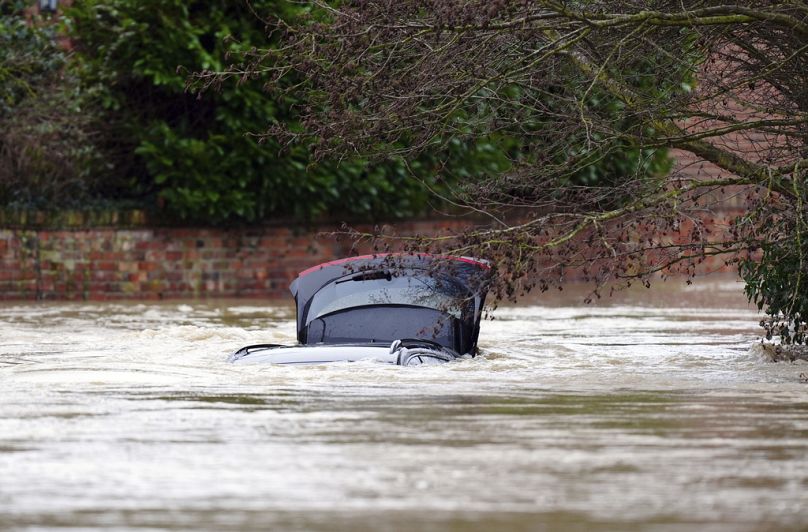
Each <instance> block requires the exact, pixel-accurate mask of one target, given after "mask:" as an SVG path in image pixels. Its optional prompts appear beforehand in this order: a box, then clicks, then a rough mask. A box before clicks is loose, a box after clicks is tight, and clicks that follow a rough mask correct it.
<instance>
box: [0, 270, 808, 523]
mask: <svg viewBox="0 0 808 532" xmlns="http://www.w3.org/2000/svg"><path fill="white" fill-rule="evenodd" d="M572 292H575V290H573V291H572ZM581 300H582V297H581V294H580V293H572V294H570V293H569V291H565V292H563V293H561V294H552V295H551V296H550V297H545V298H542V299H537V300H535V301H531V302H526V303H525V304H521V305H519V306H510V307H501V308H499V309H497V310H496V311H495V312H494V316H495V319H494V320H492V321H485V322H484V323H483V325H482V332H481V335H480V343H481V354H480V356H478V357H477V358H474V359H469V360H460V361H456V362H453V363H449V364H445V365H442V366H434V367H414V368H401V367H395V366H386V365H381V364H378V363H372V362H359V363H353V364H349V363H340V364H332V365H315V366H294V367H288V366H283V367H281V366H254V365H253V366H235V365H230V364H227V363H226V361H225V360H226V357H227V355H228V354H229V353H230V352H232V351H233V350H235V349H236V348H238V347H241V346H243V345H246V344H250V343H260V342H284V343H292V342H293V340H294V323H293V318H294V309H293V308H292V307H291V306H289V305H288V304H287V303H285V302H258V301H243V300H242V301H207V302H193V301H189V302H168V303H159V304H151V303H149V304H145V303H6V304H3V305H0V529H1V530H5V529H11V530H15V529H30V530H43V529H59V528H76V529H98V530H128V529H193V530H355V531H384V530H428V531H429V530H451V531H463V530H481V531H482V530H486V531H487V530H587V531H590V530H660V531H671V530H722V531H723V530H727V531H729V530H732V531H747V530H748V531H753V530H806V529H808V384H805V383H803V382H800V378H799V375H800V373H806V372H808V364H805V363H800V362H798V363H793V364H791V363H778V364H774V363H770V362H767V361H766V360H765V358H764V356H763V354H762V350H761V349H760V347H759V345H758V341H759V330H758V326H757V322H758V321H759V319H760V316H759V315H758V314H757V312H756V311H755V310H754V309H752V308H750V307H748V306H747V304H746V302H745V299H744V298H743V295H742V292H741V288H740V285H739V284H738V283H735V282H732V281H727V280H720V281H702V282H700V283H697V284H695V285H693V286H692V287H685V286H684V285H682V284H675V285H672V284H671V282H668V283H663V284H661V285H658V286H657V287H656V288H652V289H651V290H645V289H644V288H643V289H642V290H641V291H630V292H627V293H623V294H620V295H618V296H617V297H615V298H611V299H608V300H605V301H601V302H599V304H597V305H595V306H587V305H584V304H583V303H582V301H581Z"/></svg>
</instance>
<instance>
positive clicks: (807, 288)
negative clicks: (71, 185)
mask: <svg viewBox="0 0 808 532" xmlns="http://www.w3.org/2000/svg"><path fill="white" fill-rule="evenodd" d="M792 185H793V187H792V188H793V196H792V197H790V198H788V199H789V200H790V201H785V202H784V203H783V204H781V205H780V206H779V207H778V211H779V212H777V213H776V214H775V215H773V216H770V217H768V218H766V219H765V220H764V221H763V224H764V228H765V230H766V231H767V233H764V234H763V235H762V236H763V238H762V240H761V242H760V250H759V253H758V255H759V256H757V257H755V256H754V254H753V256H750V257H747V258H746V259H745V260H743V261H741V263H740V268H739V271H740V274H741V277H742V278H743V280H744V282H745V283H746V286H745V287H744V291H745V292H746V295H747V297H748V298H749V301H750V302H752V303H754V304H755V305H757V308H758V310H764V309H765V311H766V314H768V318H767V319H765V320H763V321H761V326H762V327H763V328H764V329H765V331H766V338H767V339H771V338H772V337H773V336H780V340H781V341H782V343H783V344H786V345H788V344H805V343H806V342H808V334H806V332H807V331H806V325H808V226H806V219H805V217H806V201H805V200H806V199H808V198H807V197H806V196H808V186H806V185H808V183H807V182H806V180H805V178H804V177H802V178H797V179H795V180H793V181H792Z"/></svg>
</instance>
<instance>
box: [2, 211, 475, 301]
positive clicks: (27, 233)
mask: <svg viewBox="0 0 808 532" xmlns="http://www.w3.org/2000/svg"><path fill="white" fill-rule="evenodd" d="M45 225H47V224H45ZM462 225H464V224H463V223H462V222H455V221H451V222H444V221H434V220H432V221H429V220H424V221H415V222H407V223H403V224H401V225H400V226H397V227H398V228H399V229H400V230H401V231H407V232H413V233H435V232H436V231H440V230H446V229H450V228H452V227H454V228H455V229H456V228H459V227H461V226H462ZM6 226H8V223H7V224H6ZM0 227H2V225H0ZM333 229H334V227H333V226H328V227H322V228H320V229H313V230H307V231H304V230H295V229H290V228H288V227H273V226H267V227H260V228H249V229H246V228H245V229H206V228H195V229H189V228H159V227H152V228H146V227H129V228H125V227H124V228H121V227H117V228H95V229H86V228H76V229H58V228H48V227H41V228H38V229H30V228H22V227H20V228H10V229H0V300H17V299H28V300H30V299H46V300H47V299H57V300H59V299H61V300H64V299H68V300H106V299H163V298H188V297H282V298H283V297H288V295H289V292H288V286H289V283H290V282H291V281H292V279H294V277H295V276H296V275H297V273H298V272H299V271H301V270H303V269H305V268H308V267H309V266H312V265H315V264H318V263H320V262H324V261H327V260H330V259H334V258H340V257H344V256H347V255H348V254H349V253H350V244H349V243H348V242H345V241H342V242H340V241H337V240H336V239H334V238H332V237H325V236H320V235H319V233H320V231H321V230H333Z"/></svg>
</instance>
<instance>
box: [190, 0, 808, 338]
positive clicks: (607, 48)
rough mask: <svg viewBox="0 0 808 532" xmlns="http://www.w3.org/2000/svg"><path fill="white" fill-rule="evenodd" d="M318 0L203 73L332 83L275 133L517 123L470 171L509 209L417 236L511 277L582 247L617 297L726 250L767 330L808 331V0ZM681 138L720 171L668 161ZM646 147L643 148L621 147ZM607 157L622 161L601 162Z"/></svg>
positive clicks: (310, 136) (393, 153) (408, 142)
mask: <svg viewBox="0 0 808 532" xmlns="http://www.w3.org/2000/svg"><path fill="white" fill-rule="evenodd" d="M317 5H318V6H319V9H318V10H316V11H312V12H311V13H309V14H307V15H306V17H305V21H304V22H303V23H299V24H296V25H294V26H281V28H282V35H279V36H278V45H277V46H275V47H271V48H265V49H263V50H261V51H258V52H255V53H251V54H248V55H247V56H246V57H243V58H241V62H239V63H238V65H237V66H236V67H235V68H233V69H232V70H230V71H213V70H210V71H208V72H202V73H200V74H199V75H198V78H197V79H198V81H199V82H201V83H203V84H205V83H207V84H209V85H214V86H217V87H225V86H226V85H227V83H226V82H227V81H228V80H232V79H234V78H237V77H238V78H243V77H244V76H247V77H248V78H250V79H260V80H262V81H263V82H265V83H266V85H267V88H268V89H269V92H268V94H270V95H272V97H274V98H278V97H280V96H281V95H287V96H288V94H289V89H290V88H289V86H288V85H286V84H285V83H286V81H287V80H289V79H299V80H305V82H304V83H299V84H297V85H295V86H294V87H295V89H296V92H295V94H299V95H301V96H297V97H299V98H303V99H307V100H309V101H316V102H317V105H312V106H309V107H307V108H305V109H304V110H303V112H302V113H301V115H300V125H301V128H285V127H282V124H281V125H279V124H267V130H268V133H267V136H268V138H272V139H276V140H278V141H279V142H284V143H287V142H288V143H292V144H293V145H294V144H296V143H306V144H308V145H310V146H313V148H314V150H313V153H315V154H316V156H317V157H322V158H340V157H354V156H357V155H361V156H362V157H367V158H369V159H370V160H409V159H413V158H417V157H418V156H420V154H422V153H424V152H425V151H428V150H438V151H439V150H441V149H443V148H444V147H446V146H448V145H451V143H454V142H458V141H460V142H462V143H474V142H476V141H478V140H480V139H486V140H487V141H490V140H491V139H512V138H517V139H518V142H517V143H516V145H515V146H516V148H517V149H516V150H514V151H513V152H509V153H510V155H511V157H510V165H509V166H508V168H507V170H506V171H504V172H501V173H480V174H476V175H474V176H470V177H469V178H467V179H464V180H463V181H462V182H460V183H457V186H454V187H452V188H451V190H450V192H451V201H452V202H453V203H454V204H457V205H462V206H465V207H466V208H468V209H469V210H472V211H474V212H476V213H483V214H485V215H487V216H488V217H489V219H490V221H491V224H490V225H488V226H486V227H484V228H480V229H475V230H470V231H467V232H465V233H463V234H462V235H458V236H450V237H441V238H438V239H435V238H425V237H412V236H406V237H399V240H404V242H405V243H406V244H408V245H409V246H410V247H411V248H412V249H418V250H439V251H442V252H446V253H456V254H475V255H480V256H485V257H489V258H492V259H493V260H494V262H495V264H496V267H497V269H498V272H499V276H498V284H497V286H496V292H497V294H498V295H499V296H500V297H507V298H513V297H517V296H518V295H519V294H521V293H526V292H530V291H531V290H533V289H538V290H547V289H549V288H551V287H553V286H558V287H560V286H561V285H562V284H563V282H564V279H565V271H568V270H569V269H570V268H576V269H582V270H583V271H584V272H585V274H586V275H587V277H588V278H589V279H590V280H591V281H593V282H594V283H595V286H597V287H598V288H596V289H595V291H594V292H593V297H600V294H601V287H604V286H607V285H609V284H611V283H614V282H622V283H626V284H630V283H634V282H642V283H645V284H648V283H649V282H650V280H651V278H652V276H653V275H654V274H657V273H662V274H663V275H665V274H668V273H672V272H680V273H687V274H689V275H693V274H694V272H695V271H696V268H697V266H698V265H699V264H701V263H703V262H704V261H705V260H707V259H709V258H711V257H721V258H723V260H724V261H726V263H727V264H730V265H736V266H738V267H739V271H740V274H741V276H742V277H743V279H744V281H745V282H746V290H747V294H748V296H749V298H750V299H751V300H752V301H754V302H755V303H756V304H757V305H758V306H759V307H761V308H765V309H766V310H767V312H768V313H769V319H768V320H766V321H765V322H764V323H763V325H764V326H765V328H766V332H767V335H768V336H770V337H771V336H772V335H779V336H780V337H781V338H782V340H783V341H784V342H786V343H789V342H795V343H802V342H804V341H805V339H806V337H805V333H804V331H805V321H804V320H805V316H806V315H808V289H806V283H808V256H807V255H808V232H806V223H805V217H806V207H805V205H806V201H805V200H806V197H805V196H806V183H805V171H806V168H807V167H808V153H807V152H806V148H805V141H806V135H807V134H806V131H807V129H806V128H807V127H808V92H807V91H808V88H807V87H808V83H807V82H808V79H806V75H808V64H806V58H807V57H808V54H806V51H807V50H806V47H808V45H806V41H807V40H808V4H806V3H805V2H802V1H792V2H787V3H777V2H751V1H747V2H739V3H736V4H723V3H720V2H684V3H678V4H675V5H674V4H670V3H663V2H650V3H649V2H639V1H633V0H630V1H623V0H614V1H611V0H609V1H602V2H595V3H568V2H555V1H552V0H549V1H544V0H543V1H539V2H531V3H524V2H518V1H509V0H499V1H496V2H490V1H484V2H483V1H480V2H476V1H471V2H469V1H468V0H444V1H441V2H439V3H435V4H428V3H427V4H425V3H423V2H419V1H407V0H402V1H397V2H385V3H381V2H360V1H356V2H353V1H347V2H341V3H339V5H335V4H326V3H321V4H317ZM245 61H246V62H247V63H246V67H245ZM665 149H676V150H679V153H680V154H684V155H685V158H687V157H690V159H691V160H695V161H700V162H703V163H705V164H706V165H707V166H706V167H705V168H707V169H708V171H706V172H705V173H704V174H702V175H699V174H698V173H695V174H694V173H692V172H687V171H684V170H683V168H682V167H681V166H680V167H678V168H676V169H674V170H673V171H672V172H670V173H667V174H666V173H665V172H660V171H655V166H654V165H655V163H657V162H658V160H659V154H660V151H661V150H665ZM625 154H635V155H636V158H635V159H633V160H632V159H629V161H630V162H631V164H622V163H620V162H619V161H625ZM615 156H616V157H617V158H616V159H614V157H615ZM607 160H609V161H617V164H614V166H615V169H616V170H617V171H616V172H615V173H614V175H615V176H617V177H616V178H606V179H603V178H600V179H595V180H593V181H587V180H586V179H584V178H583V177H582V176H584V175H588V174H589V173H592V172H593V167H594V166H597V165H600V164H601V163H603V162H604V161H607ZM606 167H607V168H608V167H609V164H606ZM600 168H602V166H600ZM656 169H658V167H656ZM731 197H736V198H738V199H737V200H736V201H735V205H736V206H737V207H738V214H737V215H736V216H734V217H733V218H732V219H730V220H728V221H727V224H726V230H718V231H716V230H715V227H716V224H715V223H714V222H715V220H714V217H715V216H716V213H715V209H716V208H717V207H718V206H719V204H721V203H722V202H725V201H726V200H727V199H728V198H731ZM718 225H719V227H720V224H718ZM354 236H355V237H357V238H368V239H374V240H385V237H384V236H383V235H376V234H355V235H354ZM386 240H388V241H389V240H390V237H389V236H388V237H387V238H386ZM379 245H383V244H381V243H380V244H379Z"/></svg>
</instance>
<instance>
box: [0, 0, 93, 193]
mask: <svg viewBox="0 0 808 532" xmlns="http://www.w3.org/2000/svg"><path fill="white" fill-rule="evenodd" d="M24 8H25V3H24V2H9V1H0V14H2V16H0V204H3V205H11V206H25V207H31V206H34V207H49V206H52V205H74V204H76V203H78V202H82V201H84V200H85V199H86V198H88V197H89V196H90V195H92V193H93V190H94V187H95V186H96V185H97V177H98V176H99V175H100V174H101V169H102V168H103V161H102V158H101V155H100V153H99V151H98V150H97V149H96V145H95V142H94V122H95V118H96V114H95V109H94V108H93V106H92V104H91V103H90V101H89V98H88V95H87V94H85V93H84V92H82V91H80V88H79V83H78V80H77V79H76V77H75V76H73V75H72V73H71V72H70V71H69V70H68V69H66V62H67V59H68V57H67V53H66V52H65V51H64V50H63V49H62V48H61V47H60V46H59V44H58V40H57V35H56V31H55V29H54V27H53V25H52V24H49V23H48V22H47V21H44V20H41V19H39V18H38V17H34V18H32V19H31V18H30V17H31V15H29V18H28V19H26V16H25V12H24Z"/></svg>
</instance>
